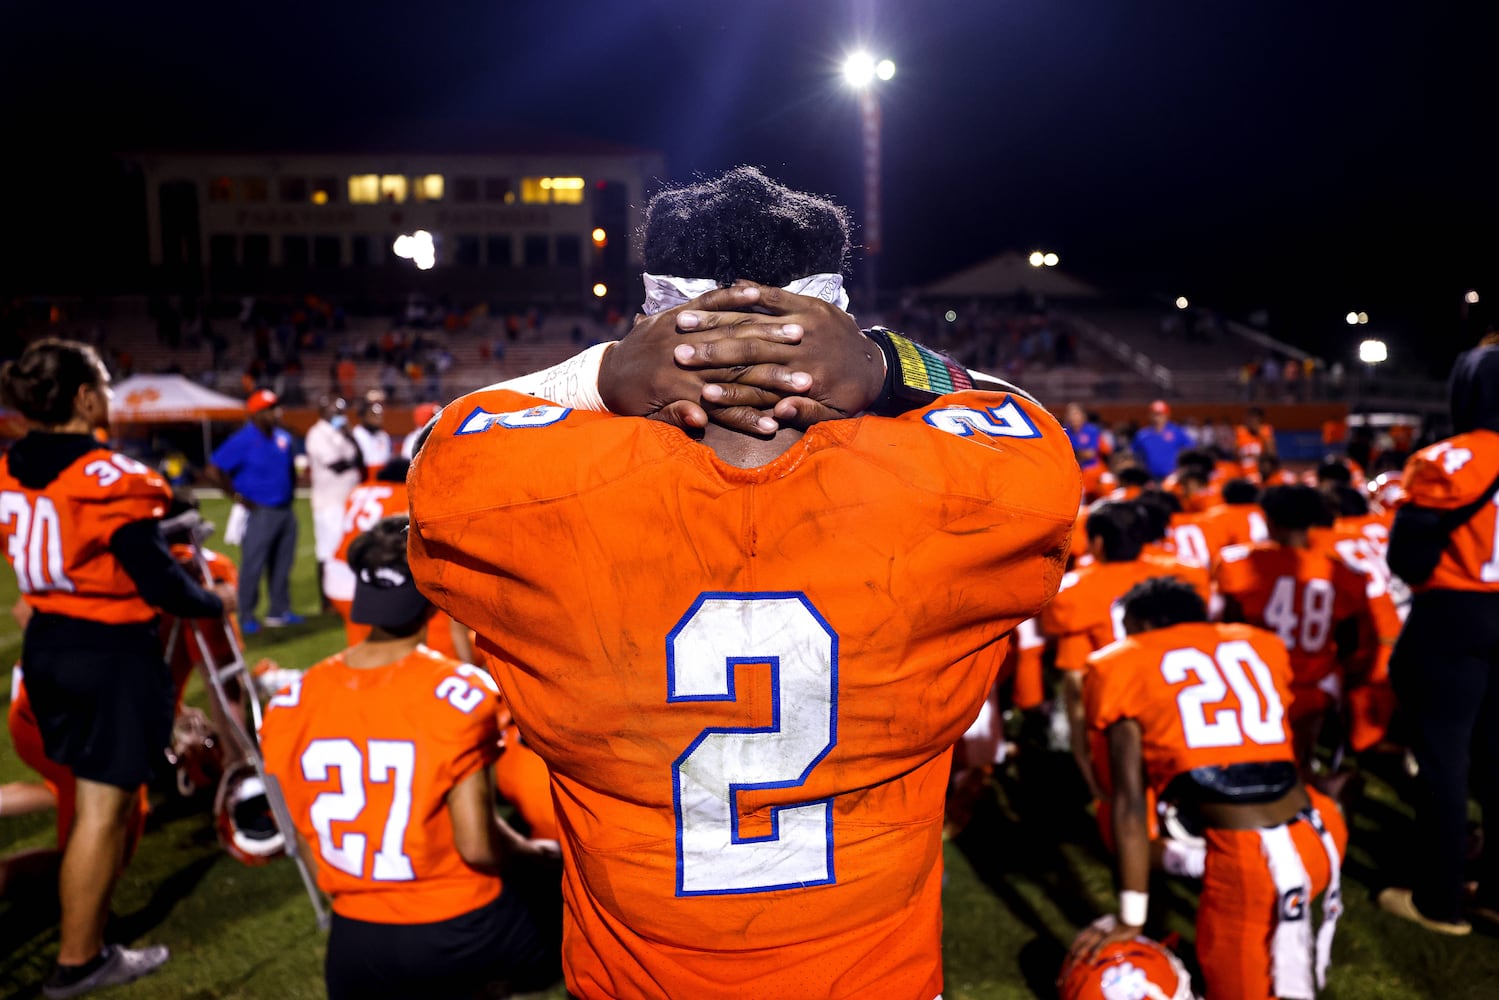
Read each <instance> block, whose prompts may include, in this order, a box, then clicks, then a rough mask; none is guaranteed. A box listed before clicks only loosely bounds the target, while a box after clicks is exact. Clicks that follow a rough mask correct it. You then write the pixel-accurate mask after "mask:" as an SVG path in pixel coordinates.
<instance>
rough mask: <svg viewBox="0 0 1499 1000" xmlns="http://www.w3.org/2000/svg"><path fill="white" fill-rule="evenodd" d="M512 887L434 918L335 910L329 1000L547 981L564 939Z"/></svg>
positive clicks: (437, 995) (437, 994) (429, 999)
mask: <svg viewBox="0 0 1499 1000" xmlns="http://www.w3.org/2000/svg"><path fill="white" fill-rule="evenodd" d="M549 937H550V936H549V935H548V934H546V933H545V931H544V930H543V929H542V928H539V927H538V926H537V925H536V922H535V920H534V918H533V915H532V913H531V911H530V908H529V907H528V906H527V904H526V903H525V902H523V901H522V899H521V897H520V894H519V893H517V892H514V891H512V890H510V889H509V888H508V887H507V888H506V889H505V890H504V891H503V892H501V893H500V896H499V898H498V899H496V900H495V901H494V902H493V903H490V904H489V905H487V906H481V907H479V908H478V909H477V910H470V911H469V912H468V913H464V914H461V915H459V916H456V917H453V918H452V919H451V920H439V921H437V922H435V923H430V924H376V923H370V922H368V921H364V920H351V919H350V918H348V917H341V916H339V915H338V914H337V913H335V914H334V915H333V927H332V930H331V932H330V933H329V935H328V957H327V959H326V960H325V962H324V964H323V974H324V976H325V977H326V979H327V983H328V1000H365V998H369V1000H386V998H388V1000H398V998H408V997H422V998H423V1000H445V998H449V997H451V998H455V1000H456V998H460V997H462V998H467V997H470V996H473V995H474V993H475V992H476V991H477V990H478V989H479V988H481V987H483V986H485V985H486V984H489V983H505V984H507V985H508V986H509V987H510V988H511V989H512V990H518V991H531V990H540V989H544V988H545V987H547V986H548V985H550V984H551V983H553V982H555V981H556V980H557V978H558V977H559V976H560V975H561V948H560V942H555V941H549Z"/></svg>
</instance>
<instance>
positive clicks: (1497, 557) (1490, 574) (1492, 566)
mask: <svg viewBox="0 0 1499 1000" xmlns="http://www.w3.org/2000/svg"><path fill="white" fill-rule="evenodd" d="M1494 506H1495V507H1499V493H1496V494H1494ZM1478 577H1479V579H1481V580H1482V581H1483V582H1484V583H1499V513H1496V514H1495V515H1494V551H1493V553H1492V554H1490V556H1489V561H1488V562H1486V563H1484V564H1483V565H1482V566H1481V567H1479V569H1478Z"/></svg>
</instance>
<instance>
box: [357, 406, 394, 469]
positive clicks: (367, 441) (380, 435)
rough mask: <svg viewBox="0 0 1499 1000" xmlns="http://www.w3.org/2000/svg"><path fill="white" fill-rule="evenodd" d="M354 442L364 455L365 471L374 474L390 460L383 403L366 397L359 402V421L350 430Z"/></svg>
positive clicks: (388, 437)
mask: <svg viewBox="0 0 1499 1000" xmlns="http://www.w3.org/2000/svg"><path fill="white" fill-rule="evenodd" d="M352 436H353V438H354V443H355V444H357V445H359V451H360V454H362V455H363V456H364V468H365V471H366V473H368V474H369V475H372V476H373V475H374V474H375V473H377V472H379V471H380V466H382V465H384V464H385V463H386V462H389V461H390V433H389V432H388V431H386V429H385V405H384V404H383V403H381V402H379V401H378V400H370V399H366V400H365V401H363V402H362V403H360V404H359V423H358V424H356V425H355V427H354V430H353V432H352Z"/></svg>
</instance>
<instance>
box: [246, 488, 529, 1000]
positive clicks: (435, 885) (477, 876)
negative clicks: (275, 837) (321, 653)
mask: <svg viewBox="0 0 1499 1000" xmlns="http://www.w3.org/2000/svg"><path fill="white" fill-rule="evenodd" d="M405 527H406V519H405V517H404V516H403V517H397V518H388V519H386V520H384V521H381V522H379V523H378V524H377V525H376V526H375V527H374V528H373V529H372V530H371V531H370V532H367V533H365V534H363V535H361V536H360V537H359V539H358V540H357V541H356V542H355V544H354V545H353V547H352V548H351V549H350V551H349V564H350V566H351V568H352V569H353V570H354V572H355V573H356V575H357V577H358V581H359V582H358V584H357V585H356V589H355V593H354V607H353V616H354V619H355V620H356V621H360V622H363V623H364V624H367V625H370V626H372V631H371V633H370V635H369V637H368V638H367V639H366V640H365V641H363V642H361V643H359V644H357V645H355V646H353V647H351V648H349V649H347V650H345V651H344V652H342V653H339V654H337V655H336V656H333V657H331V658H329V659H327V660H324V661H323V662H321V663H319V664H317V665H316V666H314V667H313V668H312V669H311V670H309V671H307V673H306V675H305V676H303V678H302V679H301V680H300V681H299V682H298V683H297V684H295V685H293V686H292V687H290V688H288V689H287V690H284V691H282V692H281V693H279V694H277V695H276V696H275V697H274V698H273V699H271V702H270V709H269V711H268V712H267V713H266V717H265V723H264V725H263V727H262V731H261V742H262V746H263V748H264V752H265V766H266V771H267V772H268V773H269V774H271V775H273V776H274V777H275V779H276V780H277V781H278V782H279V784H280V786H281V789H282V791H283V793H284V794H285V796H286V802H287V806H288V808H289V809H290V811H291V815H292V821H293V823H294V824H295V825H296V828H297V832H298V834H299V835H300V839H301V845H302V846H301V849H302V850H303V851H304V852H305V854H304V856H310V857H311V858H312V859H315V861H316V868H317V873H318V885H319V886H320V887H321V888H322V889H323V891H324V892H326V893H328V895H329V896H331V897H332V898H333V914H334V919H333V928H332V933H331V935H330V937H329V939H328V955H327V963H326V967H327V969H326V971H327V981H328V994H329V996H330V997H331V998H333V1000H338V998H340V997H349V998H354V997H357V998H361V1000H363V998H371V997H391V998H396V997H410V996H423V997H465V996H469V995H472V994H473V993H474V991H475V990H476V989H477V988H479V987H480V986H482V985H484V984H485V983H488V982H494V981H503V982H505V983H507V984H508V985H510V986H512V987H516V988H520V989H536V988H538V987H539V986H544V985H545V984H546V983H547V982H548V981H549V979H550V978H552V977H553V976H554V975H555V972H554V971H553V970H554V969H555V961H556V958H555V951H554V950H552V951H551V954H550V957H549V955H548V951H549V949H548V947H547V945H546V944H545V935H544V934H543V933H541V932H540V931H539V929H538V928H537V927H536V926H535V923H534V921H533V920H532V917H531V915H530V912H529V910H528V907H527V905H526V903H525V901H524V900H523V899H522V897H521V894H520V893H518V892H516V891H514V890H512V888H511V887H510V886H509V885H508V884H507V885H503V886H502V884H501V880H500V877H499V874H500V872H499V866H500V864H501V862H502V861H506V860H513V856H515V855H518V854H534V853H536V852H537V851H539V850H541V848H539V847H538V846H537V845H536V843H535V842H527V841H524V840H522V839H521V838H520V837H519V836H518V835H517V834H516V833H515V832H514V831H513V830H511V829H510V828H509V826H508V825H506V824H505V823H504V821H503V820H501V819H500V818H499V817H498V816H497V815H496V814H495V812H494V805H493V799H494V790H493V789H494V786H493V783H492V779H491V777H490V767H491V765H492V764H493V763H494V761H495V758H496V757H498V755H499V741H500V731H499V722H498V718H497V709H498V707H499V704H498V694H497V693H496V691H495V689H494V684H493V681H491V680H490V678H489V676H488V675H487V674H485V673H484V672H483V671H481V670H479V669H478V668H477V667H472V666H468V665H466V664H460V663H458V662H456V661H454V660H450V659H448V658H447V657H444V656H441V655H439V654H438V653H435V652H433V651H432V650H430V649H428V648H426V647H425V646H423V645H421V640H422V638H423V635H424V632H425V626H426V621H427V619H428V618H429V617H430V615H431V613H432V607H431V605H430V604H428V603H427V602H426V600H425V599H424V598H423V597H422V596H421V594H420V593H418V592H417V590H416V587H415V586H414V585H413V584H412V582H411V579H410V575H409V570H408V569H407V566H406V558H405ZM553 846H555V845H553ZM553 885H554V891H555V882H554V883H553Z"/></svg>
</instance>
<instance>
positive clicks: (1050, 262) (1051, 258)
mask: <svg viewBox="0 0 1499 1000" xmlns="http://www.w3.org/2000/svg"><path fill="white" fill-rule="evenodd" d="M1061 262H1062V258H1060V257H1058V256H1057V255H1056V254H1054V253H1049V254H1047V255H1046V256H1045V257H1042V258H1041V263H1043V264H1045V265H1046V266H1047V267H1056V266H1057V265H1058V264H1060V263H1061Z"/></svg>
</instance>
